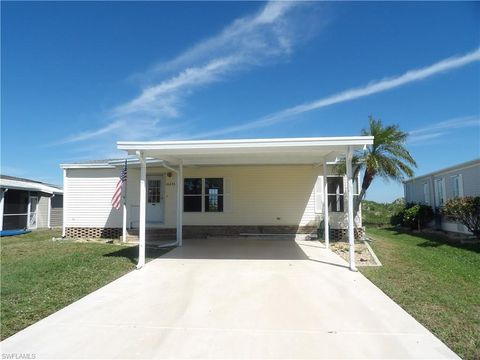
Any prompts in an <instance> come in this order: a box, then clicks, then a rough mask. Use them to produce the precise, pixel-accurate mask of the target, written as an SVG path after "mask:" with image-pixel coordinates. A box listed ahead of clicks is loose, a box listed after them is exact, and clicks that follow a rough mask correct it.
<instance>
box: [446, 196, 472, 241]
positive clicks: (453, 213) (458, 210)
mask: <svg viewBox="0 0 480 360" xmlns="http://www.w3.org/2000/svg"><path fill="white" fill-rule="evenodd" d="M442 213H443V214H444V215H445V216H446V217H448V218H450V219H452V220H454V221H458V222H459V223H461V224H463V225H465V226H466V227H467V229H468V231H470V232H471V233H473V235H474V236H475V237H477V238H480V196H476V197H472V196H467V197H464V198H456V199H450V200H448V201H447V202H446V203H445V205H444V206H443V207H442Z"/></svg>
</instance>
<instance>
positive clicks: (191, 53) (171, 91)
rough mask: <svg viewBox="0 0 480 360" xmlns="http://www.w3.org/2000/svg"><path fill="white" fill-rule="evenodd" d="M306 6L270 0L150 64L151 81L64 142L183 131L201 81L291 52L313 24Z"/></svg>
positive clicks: (221, 77)
mask: <svg viewBox="0 0 480 360" xmlns="http://www.w3.org/2000/svg"><path fill="white" fill-rule="evenodd" d="M308 6H311V5H308V4H305V3H300V2H293V1H291V2H283V1H281V2H276V1H275V2H269V3H267V4H266V5H265V6H264V7H263V8H262V9H261V10H260V11H259V12H257V13H255V14H253V15H250V16H246V17H244V18H240V19H237V20H236V21H234V22H233V23H232V24H230V25H229V26H227V27H226V28H225V29H224V30H223V31H222V32H221V33H219V34H217V35H216V36H213V37H211V38H209V39H206V40H204V41H201V42H200V43H198V44H196V45H195V46H193V47H192V48H190V49H187V50H186V51H185V52H183V53H181V54H180V55H178V56H177V57H175V58H173V59H171V60H169V61H166V62H162V63H159V64H157V65H155V66H153V67H152V68H150V69H149V70H147V71H146V72H145V73H144V74H142V77H143V78H147V79H148V82H150V85H149V86H147V87H145V88H144V89H143V90H142V91H141V93H140V94H139V95H138V96H137V97H135V98H133V99H131V100H129V101H127V102H125V103H124V104H120V105H118V106H117V107H115V108H114V109H112V110H111V111H109V113H108V115H107V119H108V124H106V125H105V126H103V127H101V128H98V129H94V130H89V131H83V132H81V133H78V134H74V135H72V136H71V137H68V138H66V139H65V140H64V141H63V143H72V142H79V141H85V140H89V139H92V138H97V137H99V136H104V135H106V134H111V135H112V136H113V135H114V136H116V137H122V136H123V137H125V136H128V138H129V139H133V138H137V139H141V138H151V137H155V136H161V137H162V138H165V137H166V136H168V135H169V134H171V133H181V132H182V126H183V127H184V124H183V123H182V119H181V110H182V105H183V103H184V101H185V99H186V97H188V96H189V95H190V94H192V93H193V92H194V91H195V90H197V89H198V88H199V87H201V86H205V85H208V84H212V83H214V82H218V81H224V80H225V79H227V78H228V76H231V75H232V74H235V73H237V72H239V71H245V70H247V69H249V68H252V67H254V66H263V65H266V64H269V63H271V62H275V61H278V60H279V59H283V58H285V57H287V56H288V55H289V54H291V53H292V51H293V49H294V48H295V46H296V45H297V44H298V43H300V42H301V41H302V38H305V37H308V36H309V34H308V31H310V28H309V27H306V26H304V25H305V23H304V22H305V21H306V19H305V18H302V20H303V21H299V19H298V17H302V16H303V15H302V14H305V13H307V12H305V11H301V9H304V8H305V7H308ZM297 10H298V11H297ZM299 11H300V12H299ZM307 17H308V16H307ZM317 20H318V19H317ZM306 29H307V30H306ZM167 74H171V75H167ZM157 79H158V80H157ZM155 80H157V82H156V83H155V82H154V81H155ZM152 82H153V84H152Z"/></svg>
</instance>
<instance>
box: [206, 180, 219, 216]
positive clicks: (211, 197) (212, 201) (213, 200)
mask: <svg viewBox="0 0 480 360" xmlns="http://www.w3.org/2000/svg"><path fill="white" fill-rule="evenodd" d="M205 211H208V212H221V211H223V179H222V178H207V179H205Z"/></svg>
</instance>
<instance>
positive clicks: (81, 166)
mask: <svg viewBox="0 0 480 360" xmlns="http://www.w3.org/2000/svg"><path fill="white" fill-rule="evenodd" d="M60 168H62V169H114V168H115V166H114V165H110V164H107V163H105V164H88V163H86V164H60Z"/></svg>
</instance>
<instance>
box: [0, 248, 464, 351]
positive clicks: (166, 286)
mask: <svg viewBox="0 0 480 360" xmlns="http://www.w3.org/2000/svg"><path fill="white" fill-rule="evenodd" d="M0 345H1V351H2V353H3V354H34V355H35V357H36V359H41V358H56V359H70V358H91V359H93V358H95V359H111V358H125V359H151V358H217V359H219V358H243V359H245V358H269V359H273V358H275V359H276V358H284V359H285V358H290V359H302V358H324V359H325V358H328V359H351V358H356V359H412V358H415V359H453V358H458V357H457V356H456V355H455V353H453V352H452V351H451V350H450V349H449V348H448V347H447V346H445V345H444V344H443V343H442V342H441V341H440V340H439V339H437V338H436V337H435V336H434V335H432V334H431V333H430V332H429V331H428V330H427V329H425V328H424V327H423V326H422V325H420V324H419V323H418V322H417V321H416V320H415V319H413V318H412V317H411V316H410V315H408V314H407V313H406V312H405V311H404V310H403V309H402V308H400V307H399V306H398V305H397V304H396V303H395V302H393V301H392V300H391V299H390V298H389V297H387V296H386V295H385V294H384V293H383V292H381V291H380V290H379V289H378V288H377V287H375V286H374V285H373V284H372V283H371V282H370V281H369V280H367V279H366V278H365V277H364V276H363V275H362V274H360V273H354V272H351V271H349V270H348V267H347V264H346V262H345V261H344V260H342V259H341V258H340V257H339V256H337V255H335V254H334V253H332V252H330V251H328V250H326V249H324V248H323V245H322V244H320V243H319V242H316V241H296V242H295V241H288V240H279V239H276V238H270V239H255V238H242V239H230V238H226V239H224V238H213V239H198V240H186V241H185V243H184V246H183V247H181V248H177V249H174V250H172V251H171V252H169V253H167V254H165V255H164V256H162V257H161V258H158V259H156V260H153V261H151V262H150V263H148V264H147V265H146V266H145V267H144V268H143V269H142V270H138V271H132V272H131V273H129V274H127V275H125V276H123V277H121V278H119V279H118V280H116V281H114V282H112V283H110V284H108V285H107V286H105V287H103V288H101V289H99V290H97V291H95V292H93V293H92V294H90V295H88V296H86V297H84V298H83V299H81V300H79V301H77V302H75V303H73V304H71V305H69V306H67V307H66V308H64V309H62V310H60V311H58V312H56V313H55V314H53V315H51V316H49V317H47V318H45V319H43V320H41V321H39V322H37V323H36V324H34V325H32V326H30V327H28V328H26V329H25V330H23V331H20V332H19V333H17V334H15V335H13V336H12V337H10V338H8V339H6V340H4V341H3V342H2V343H1V344H0ZM4 356H5V355H4ZM3 358H5V357H3Z"/></svg>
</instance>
